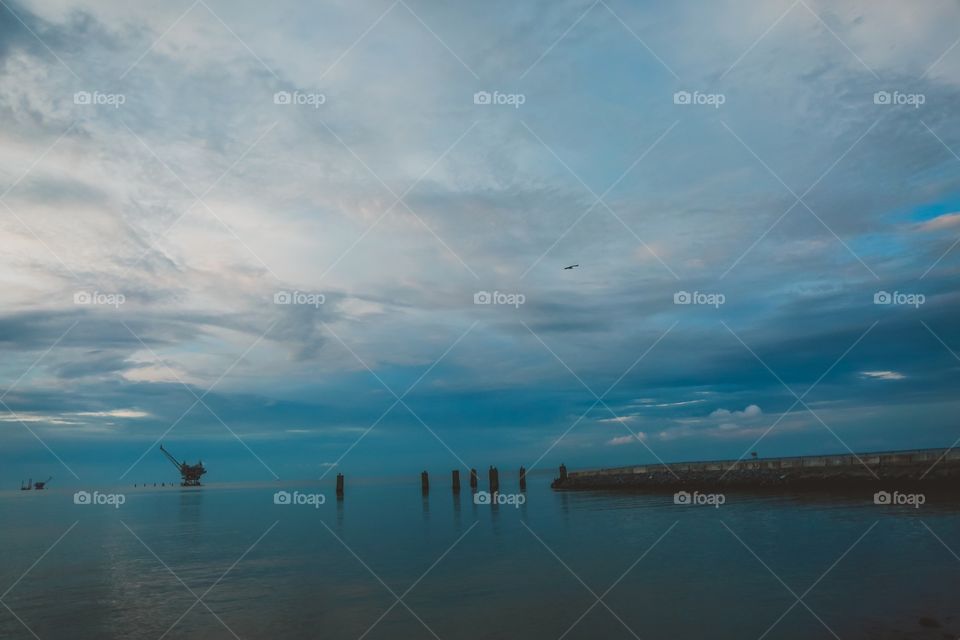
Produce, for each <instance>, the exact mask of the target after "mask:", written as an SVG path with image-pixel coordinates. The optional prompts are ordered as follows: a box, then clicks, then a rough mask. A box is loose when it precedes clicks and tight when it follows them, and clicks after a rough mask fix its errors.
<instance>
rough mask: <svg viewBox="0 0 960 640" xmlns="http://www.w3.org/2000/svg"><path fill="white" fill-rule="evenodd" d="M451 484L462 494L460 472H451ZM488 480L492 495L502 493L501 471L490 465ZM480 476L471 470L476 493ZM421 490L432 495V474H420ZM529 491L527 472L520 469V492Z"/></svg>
mask: <svg viewBox="0 0 960 640" xmlns="http://www.w3.org/2000/svg"><path fill="white" fill-rule="evenodd" d="M450 475H451V482H450V486H451V488H452V489H453V492H454V493H460V470H459V469H454V470H453V471H452V472H451V474H450ZM487 475H488V480H487V482H488V483H489V485H490V493H497V492H499V491H500V471H499V470H498V469H497V468H496V467H495V466H493V465H490V470H489V471H488V472H487ZM479 479H480V475H479V474H478V473H477V470H476V469H470V490H471V491H476V490H477V487H478V486H479V484H480V480H479ZM420 490H421V491H422V492H423V495H427V494H428V493H430V474H429V473H427V472H426V471H421V472H420ZM526 490H527V470H526V469H525V468H523V467H520V491H526Z"/></svg>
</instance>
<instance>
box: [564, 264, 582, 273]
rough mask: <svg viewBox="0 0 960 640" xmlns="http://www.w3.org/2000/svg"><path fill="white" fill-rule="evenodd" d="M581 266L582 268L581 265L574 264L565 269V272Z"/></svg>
mask: <svg viewBox="0 0 960 640" xmlns="http://www.w3.org/2000/svg"><path fill="white" fill-rule="evenodd" d="M579 266H580V265H579V264H572V265H570V266H569V267H564V268H563V270H564V271H566V270H567V269H573V268H575V267H579Z"/></svg>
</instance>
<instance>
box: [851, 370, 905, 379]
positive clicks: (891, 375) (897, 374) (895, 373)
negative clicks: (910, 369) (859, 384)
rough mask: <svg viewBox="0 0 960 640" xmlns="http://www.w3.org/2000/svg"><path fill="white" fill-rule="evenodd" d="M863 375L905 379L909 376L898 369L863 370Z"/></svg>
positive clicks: (876, 377) (875, 377) (866, 376)
mask: <svg viewBox="0 0 960 640" xmlns="http://www.w3.org/2000/svg"><path fill="white" fill-rule="evenodd" d="M862 375H863V376H864V377H865V378H873V379H874V380H903V379H904V378H906V377H907V376H905V375H903V374H902V373H900V372H898V371H863V372H862Z"/></svg>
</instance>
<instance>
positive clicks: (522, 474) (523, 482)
mask: <svg viewBox="0 0 960 640" xmlns="http://www.w3.org/2000/svg"><path fill="white" fill-rule="evenodd" d="M526 490H527V470H526V469H524V468H523V467H520V491H526Z"/></svg>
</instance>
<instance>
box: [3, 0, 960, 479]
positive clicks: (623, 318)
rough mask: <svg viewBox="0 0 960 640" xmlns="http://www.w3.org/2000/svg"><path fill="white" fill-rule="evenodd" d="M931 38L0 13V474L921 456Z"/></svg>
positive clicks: (781, 29)
mask: <svg viewBox="0 0 960 640" xmlns="http://www.w3.org/2000/svg"><path fill="white" fill-rule="evenodd" d="M957 25H960V5H958V4H957V3H956V2H950V1H946V0H944V1H936V0H929V1H928V0H924V1H921V2H916V3H909V4H907V3H902V2H898V1H879V2H878V1H869V2H868V1H866V0H864V1H860V0H849V1H846V2H842V3H835V2H820V1H817V0H795V1H793V2H791V1H789V0H773V1H770V2H763V3H757V2H752V3H748V2H730V1H725V0H719V1H711V2H694V1H688V0H683V1H681V2H676V3H648V2H625V1H622V0H599V1H596V2H593V1H590V0H588V1H567V0H564V1H556V0H551V1H549V2H546V1H544V2H540V1H535V2H534V1H531V2H524V3H515V2H507V1H500V0H491V1H490V2H482V3H480V2H458V3H442V4H438V3H433V2H426V1H421V0H397V1H396V2H390V1H389V0H384V1H382V2H381V1H379V0H376V1H372V2H362V3H361V2H354V1H349V2H348V1H342V2H338V1H333V2H326V3H309V4H307V3H299V2H284V1H278V2H271V3H260V2H257V3H254V2H245V1H231V2H227V1H225V0H196V1H194V2H190V1H189V0H184V1H175V2H169V3H159V4H157V3H154V4H151V5H147V4H143V3H140V4H137V3H129V2H113V1H109V0H95V1H94V0H91V1H89V2H88V1H69V2H68V1H65V0H44V1H43V2H27V1H24V0H2V2H0V118H2V122H3V126H2V128H0V136H2V144H0V205H2V206H0V247H2V252H0V260H2V269H0V277H2V286H0V348H2V359H0V381H2V382H0V482H2V488H4V489H9V488H15V486H16V485H17V483H18V482H19V481H20V480H21V479H26V478H27V477H33V478H46V477H47V476H54V477H55V479H56V480H55V482H56V483H58V484H61V485H74V486H82V485H84V484H89V483H110V484H129V483H135V482H155V481H161V480H168V481H169V480H171V479H175V476H176V474H175V471H174V470H173V469H172V468H171V467H170V465H169V462H168V461H167V460H165V459H164V458H163V457H162V455H161V454H160V452H159V444H160V443H163V444H164V445H165V446H166V447H167V448H168V449H170V450H171V451H172V452H173V454H174V455H175V456H177V457H178V458H180V459H187V460H189V461H191V462H193V461H195V460H197V459H202V460H203V461H204V463H205V464H206V465H207V467H208V468H209V473H208V476H207V480H209V481H218V482H229V481H272V480H275V479H281V480H290V479H306V478H313V479H316V478H325V477H327V476H328V474H332V472H333V471H337V472H342V473H345V474H347V475H350V474H354V475H397V474H409V475H411V476H412V477H415V476H416V474H417V473H419V471H420V470H421V469H429V470H431V471H434V472H437V473H448V472H449V470H451V469H456V468H460V469H466V468H468V467H475V468H478V469H484V468H486V467H487V466H488V465H491V464H495V465H498V466H499V467H500V468H501V469H513V468H517V467H519V466H520V465H521V464H522V465H526V466H527V468H529V469H533V470H542V471H545V472H546V471H549V470H552V469H556V467H557V465H559V464H560V463H561V462H564V463H566V464H567V465H568V466H569V467H571V468H580V467H593V466H613V465H626V464H634V463H649V462H656V461H668V462H669V461H677V460H693V459H712V458H734V459H735V458H739V457H741V456H745V455H749V454H750V452H752V451H756V452H758V453H759V455H761V456H773V455H804V454H819V453H843V452H848V451H851V450H852V451H857V452H860V451H872V450H887V449H902V448H920V447H948V446H951V445H953V444H955V443H956V442H957V439H958V437H960V425H958V424H957V421H956V415H957V409H958V404H960V402H958V398H957V394H956V389H957V384H958V382H960V357H958V352H960V329H958V324H957V322H956V318H957V312H958V310H960V291H958V284H957V283H958V280H957V276H958V265H960V262H958V261H960V248H958V247H956V244H957V243H958V241H960V156H958V153H960V127H958V124H960V111H958V109H957V104H958V99H960V44H958V43H960V27H958V26H957ZM570 265H578V266H577V267H576V268H572V269H564V267H567V266H570Z"/></svg>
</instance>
